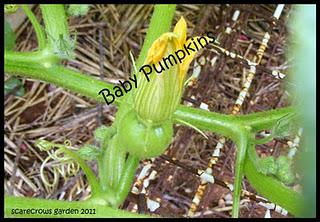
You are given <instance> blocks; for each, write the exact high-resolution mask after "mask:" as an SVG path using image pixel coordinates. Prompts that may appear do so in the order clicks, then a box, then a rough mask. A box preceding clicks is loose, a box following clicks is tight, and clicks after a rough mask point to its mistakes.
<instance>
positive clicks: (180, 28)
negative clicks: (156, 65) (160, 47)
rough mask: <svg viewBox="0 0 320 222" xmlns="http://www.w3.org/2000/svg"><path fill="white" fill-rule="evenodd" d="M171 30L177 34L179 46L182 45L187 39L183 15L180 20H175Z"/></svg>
mask: <svg viewBox="0 0 320 222" xmlns="http://www.w3.org/2000/svg"><path fill="white" fill-rule="evenodd" d="M173 32H174V33H175V34H177V35H178V38H179V42H180V44H181V46H183V44H184V43H185V42H186V40H187V23H186V21H185V20H184V18H183V16H181V18H180V20H179V21H178V22H177V24H176V26H175V27H174V30H173Z"/></svg>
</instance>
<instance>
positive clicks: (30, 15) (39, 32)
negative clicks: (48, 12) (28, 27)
mask: <svg viewBox="0 0 320 222" xmlns="http://www.w3.org/2000/svg"><path fill="white" fill-rule="evenodd" d="M21 8H22V10H23V11H24V13H26V15H27V16H28V18H29V20H30V22H31V24H32V26H33V28H34V30H35V32H36V36H37V39H38V45H39V47H38V48H39V50H42V49H44V48H45V47H46V36H45V34H44V32H43V30H42V27H41V25H40V23H39V22H38V20H37V18H36V17H35V15H34V14H33V13H32V11H31V10H30V8H29V7H28V5H21Z"/></svg>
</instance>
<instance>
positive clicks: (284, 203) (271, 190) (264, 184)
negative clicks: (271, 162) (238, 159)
mask: <svg viewBox="0 0 320 222" xmlns="http://www.w3.org/2000/svg"><path fill="white" fill-rule="evenodd" d="M244 173H245V176H246V177H247V179H248V180H249V182H250V185H252V186H253V187H254V188H255V189H256V191H257V192H258V193H259V194H260V195H263V196H265V197H267V198H268V200H269V201H271V202H274V203H277V204H279V205H280V206H281V207H283V208H285V209H286V210H288V211H289V212H290V213H292V214H294V215H296V216H301V209H302V203H303V202H302V200H303V197H302V195H301V194H299V193H297V192H295V191H293V190H292V189H290V188H289V187H287V186H285V185H283V184H282V183H281V182H280V181H278V180H277V179H275V178H273V177H272V176H266V175H264V174H262V173H259V172H258V171H257V169H256V168H255V166H254V164H253V162H252V160H251V159H250V158H246V161H245V165H244Z"/></svg>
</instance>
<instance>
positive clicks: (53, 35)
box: [40, 4, 75, 59]
mask: <svg viewBox="0 0 320 222" xmlns="http://www.w3.org/2000/svg"><path fill="white" fill-rule="evenodd" d="M40 8H41V12H42V18H43V21H44V24H45V29H46V33H47V38H48V48H49V50H50V51H51V52H52V53H54V54H56V55H57V56H59V58H61V59H70V58H73V57H74V52H73V50H74V47H75V41H74V40H72V39H71V38H70V36H69V27H68V17H67V15H66V12H65V8H64V5H61V4H51V5H46V4H41V5H40Z"/></svg>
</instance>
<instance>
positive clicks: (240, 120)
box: [5, 5, 302, 217]
mask: <svg viewBox="0 0 320 222" xmlns="http://www.w3.org/2000/svg"><path fill="white" fill-rule="evenodd" d="M22 9H23V10H24V11H25V13H26V14H27V16H28V18H29V19H30V21H31V23H32V25H33V27H34V29H35V32H36V35H37V39H38V43H39V47H38V50H37V51H35V52H14V51H11V50H5V72H6V73H8V74H10V75H20V76H24V77H28V78H34V79H38V80H42V81H45V82H49V83H52V84H55V85H57V86H60V87H63V88H65V89H68V90H70V91H72V92H75V93H79V94H81V95H84V96H87V97H89V98H92V99H94V100H96V101H98V102H104V100H103V98H102V97H101V96H98V92H99V91H100V90H101V89H103V88H107V89H112V87H113V86H112V85H111V84H108V83H105V82H103V81H100V80H97V79H95V78H93V77H90V76H89V75H85V74H82V73H80V72H77V71H73V70H70V69H67V68H65V67H64V66H63V65H62V64H61V62H62V60H63V59H69V58H72V56H73V49H74V44H75V41H74V39H72V38H71V37H70V33H69V30H68V25H67V16H66V12H65V7H64V6H63V5H41V11H42V16H43V20H44V24H45V31H44V30H43V29H42V27H41V26H40V24H39V22H38V21H37V20H36V18H35V16H34V15H33V13H32V12H31V11H30V9H29V8H28V7H27V6H22ZM174 12H175V5H157V6H155V9H154V13H153V16H152V18H151V22H150V25H149V29H148V32H147V36H146V39H145V41H144V44H143V47H142V50H141V53H140V55H139V58H138V60H137V62H136V65H137V67H141V66H142V65H143V64H144V62H145V61H149V60H148V50H149V49H150V48H152V46H154V45H153V42H155V41H156V40H157V39H158V38H159V37H160V36H161V35H162V34H163V33H166V32H169V30H170V26H171V20H172V18H173V15H174ZM180 26H183V24H179V25H178V26H177V27H178V28H177V29H175V33H176V34H177V37H176V38H178V39H179V38H183V39H184V41H185V38H186V36H185V35H186V34H185V33H183V30H184V31H185V27H180ZM179 27H180V28H179ZM163 44H166V43H161V44H160V45H158V46H154V47H160V48H161V47H162V46H163ZM171 47H172V46H171ZM149 52H150V51H149ZM154 56H155V57H156V58H158V56H157V55H154ZM191 60H192V59H191ZM191 60H190V61H188V62H189V63H190V62H191ZM188 65H189V64H188ZM188 65H186V66H183V67H180V69H181V70H184V71H181V70H180V71H179V70H178V71H177V70H176V71H175V72H172V73H171V74H172V76H174V75H176V76H177V75H178V73H180V74H179V75H181V76H179V78H178V80H175V79H171V81H177V83H175V84H174V85H172V86H171V87H169V86H168V87H167V86H165V87H163V88H161V87H160V88H158V89H159V90H160V91H161V90H163V91H161V93H163V94H165V95H167V96H168V95H170V93H172V92H174V90H177V89H178V91H176V92H174V93H175V95H176V96H175V97H173V98H172V99H173V101H171V100H170V99H169V98H167V100H168V101H170V102H168V103H165V102H162V103H161V104H160V105H161V106H160V107H159V109H156V110H154V113H150V111H149V112H148V111H146V110H150V107H149V106H150V104H149V103H148V102H147V100H146V101H142V98H143V99H145V98H149V97H150V96H152V95H153V94H151V95H146V92H149V91H148V90H150V89H151V88H150V87H159V86H157V85H156V84H151V83H146V87H145V88H143V90H142V91H139V90H137V91H134V92H132V93H131V94H128V95H126V96H123V97H121V98H118V99H116V101H115V104H116V105H118V106H119V110H118V113H117V116H116V120H115V121H114V123H113V125H112V126H110V127H105V126H103V127H101V128H99V129H97V130H96V132H95V137H96V139H97V140H98V141H99V142H100V145H101V149H98V148H97V147H94V146H84V147H83V148H81V149H80V150H79V152H73V151H71V150H70V149H69V148H70V144H65V145H60V144H54V143H51V142H48V141H45V140H38V141H37V146H38V147H39V148H41V149H44V150H49V149H58V150H59V152H61V153H64V154H65V155H66V156H69V157H70V158H71V159H73V160H74V161H76V162H77V163H78V164H79V165H80V166H81V168H82V169H83V171H84V172H85V174H86V176H87V178H88V181H89V183H90V185H91V197H90V199H88V200H86V201H81V202H62V201H56V200H40V199H32V198H22V197H11V196H5V215H6V216H7V217H11V216H13V215H12V214H11V210H12V209H13V208H23V207H24V206H25V203H28V204H27V206H28V207H34V208H36V207H37V206H39V205H41V207H42V208H47V209H50V208H57V207H58V208H68V207H70V208H72V207H77V208H95V209H97V212H96V214H95V215H92V216H95V217H104V216H108V217H110V216H112V217H117V216H118V217H132V216H147V215H136V214H132V213H129V212H125V211H120V210H117V209H116V208H118V207H119V206H120V205H121V204H122V202H123V201H124V199H125V198H126V196H127V194H128V192H129V190H130V187H131V184H132V181H133V179H134V176H135V171H136V169H137V167H138V165H139V161H140V160H143V159H145V158H150V157H154V156H158V155H160V154H161V153H162V152H163V151H164V150H165V149H166V148H167V146H168V144H169V143H170V141H171V138H172V134H173V133H172V125H173V124H174V123H180V124H181V123H184V124H185V125H188V126H194V127H196V128H197V129H199V130H207V131H211V132H214V133H217V134H220V135H223V136H225V137H227V138H230V139H232V140H233V141H234V142H235V143H236V145H237V157H236V166H235V169H236V170H235V180H234V181H235V182H234V204H233V210H232V216H233V217H237V216H238V214H239V200H240V189H241V181H242V178H243V175H246V177H247V178H248V180H249V182H250V184H251V185H252V186H253V187H255V188H256V190H257V191H258V192H259V193H260V194H262V195H264V196H266V197H267V198H268V199H269V200H271V201H273V202H275V203H277V204H280V205H281V206H282V207H284V208H286V209H287V210H288V211H289V212H291V213H292V214H294V215H297V216H299V215H301V210H300V209H301V206H300V203H301V198H302V197H301V195H300V194H298V193H296V192H295V191H293V190H292V189H291V188H289V187H288V186H286V185H285V184H284V183H282V182H281V181H280V180H282V181H284V182H287V181H289V182H290V181H291V180H290V179H288V178H283V177H282V176H281V175H282V174H279V173H278V172H279V169H278V168H277V165H275V162H276V161H273V162H272V161H270V163H267V164H266V161H265V160H264V159H260V158H259V157H258V155H257V153H256V151H255V145H256V144H259V143H261V141H259V140H256V139H255V135H256V134H257V133H258V132H259V131H261V130H270V129H271V130H272V132H273V133H272V136H273V137H275V136H279V135H281V136H282V134H283V131H286V130H287V129H288V127H289V124H283V123H286V122H285V121H283V119H284V118H285V119H286V117H288V116H292V114H293V113H294V112H295V111H294V109H293V108H290V107H287V108H281V109H276V110H270V111H266V112H260V113H254V114H249V115H238V116H231V115H224V114H218V113H214V112H207V111H203V110H199V109H195V108H190V107H186V106H183V105H178V103H179V101H180V97H181V92H182V90H183V89H182V85H183V84H182V83H183V80H184V77H185V74H186V71H187V69H188ZM181 72H182V74H181ZM163 78H166V77H163ZM154 81H161V80H154ZM164 82H166V83H168V81H164ZM147 84H149V85H147ZM84 85H85V86H86V87H83V86H84ZM152 89H154V88H152ZM141 95H142V97H141ZM148 96H149V97H148ZM149 101H150V100H149ZM138 102H140V103H141V104H139V105H137V104H138ZM158 105H159V104H158ZM162 106H163V107H162ZM167 110H169V111H168V112H166V111H167ZM157 112H160V113H157ZM163 113H165V114H166V115H165V118H162V117H163V116H164V115H163ZM149 114H150V115H149ZM159 117H161V118H159ZM287 122H288V121H287ZM283 128H284V130H283ZM159 132H160V133H159ZM127 134H128V135H127ZM136 138H138V139H139V140H137V139H136ZM141 148H142V149H141ZM92 158H96V159H97V162H98V168H99V171H98V173H99V177H98V178H99V179H97V178H96V176H95V174H94V173H93V171H92V170H91V169H90V167H88V165H87V164H86V162H85V160H86V159H92ZM281 162H282V164H283V161H281ZM284 164H286V162H285V161H284ZM289 165H290V164H289ZM289 165H288V166H289ZM273 168H275V169H273ZM286 169H287V171H286V172H291V169H290V167H287V168H286ZM277 178H280V180H278V179H277ZM275 190H276V191H277V192H275ZM33 216H39V217H42V216H45V215H39V214H37V215H33ZM48 216H49V215H48ZM50 216H52V215H50ZM57 216H59V215H57ZM74 216H79V215H74ZM80 216H81V215H80Z"/></svg>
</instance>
